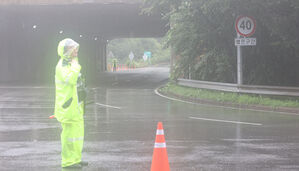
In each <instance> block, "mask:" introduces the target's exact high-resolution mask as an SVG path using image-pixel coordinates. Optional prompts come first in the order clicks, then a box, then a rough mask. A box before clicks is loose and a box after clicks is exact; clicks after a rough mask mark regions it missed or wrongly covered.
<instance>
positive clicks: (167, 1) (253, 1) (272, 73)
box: [144, 0, 299, 86]
mask: <svg viewBox="0 0 299 171" xmlns="http://www.w3.org/2000/svg"><path fill="white" fill-rule="evenodd" d="M144 12H145V13H149V14H150V13H152V12H160V13H161V14H162V15H163V16H164V18H165V19H166V20H168V21H169V24H170V26H171V29H170V30H169V32H168V34H167V40H168V45H169V46H171V47H172V48H173V50H174V53H175V54H176V56H177V59H176V62H175V63H176V67H175V69H174V72H173V73H172V76H173V77H174V78H177V77H187V76H190V75H191V78H192V79H199V80H208V81H221V82H232V83H236V77H237V76H236V75H237V74H236V70H237V66H236V56H237V55H236V47H235V46H234V38H235V37H236V31H235V29H234V24H235V20H236V18H237V17H238V16H240V15H247V16H252V17H253V18H255V20H256V23H257V29H256V32H255V34H254V35H253V36H252V37H256V38H257V46H253V47H244V48H242V51H243V75H244V83H245V84H263V85H284V86H298V85H299V76H298V75H299V44H298V43H299V29H298V27H299V20H298V18H299V1H297V0H263V1H261V0H144Z"/></svg>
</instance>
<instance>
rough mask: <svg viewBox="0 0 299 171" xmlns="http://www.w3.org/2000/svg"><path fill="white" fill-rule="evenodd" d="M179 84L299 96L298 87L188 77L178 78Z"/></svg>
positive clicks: (252, 92)
mask: <svg viewBox="0 0 299 171" xmlns="http://www.w3.org/2000/svg"><path fill="white" fill-rule="evenodd" d="M177 83H178V85H182V86H186V87H193V88H202V89H209V90H219V91H227V92H235V93H249V94H261V95H279V96H294V97H299V88H298V87H279V86H257V85H240V86H238V85H237V84H231V83H218V82H209V81H198V80H188V79H178V80H177Z"/></svg>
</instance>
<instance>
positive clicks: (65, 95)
mask: <svg viewBox="0 0 299 171" xmlns="http://www.w3.org/2000/svg"><path fill="white" fill-rule="evenodd" d="M78 50H79V44H78V43H77V42H75V41H74V40H72V39H64V40H62V41H60V42H59V45H58V50H57V51H58V55H59V56H60V60H59V62H58V64H57V66H56V71H55V86H56V97H55V113H54V115H55V117H56V119H57V120H58V121H59V122H60V123H61V126H62V133H61V146H62V149H61V159H62V161H61V166H62V167H82V166H84V165H87V164H88V163H87V162H83V161H81V157H82V148H83V140H84V119H83V114H84V98H85V97H86V93H84V91H82V87H83V89H84V87H85V84H84V81H83V79H82V78H81V77H82V76H81V73H80V70H81V66H80V64H79V62H78Z"/></svg>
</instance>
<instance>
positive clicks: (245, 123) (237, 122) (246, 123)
mask: <svg viewBox="0 0 299 171" xmlns="http://www.w3.org/2000/svg"><path fill="white" fill-rule="evenodd" d="M189 118H190V119H198V120H204V121H212V122H225V123H234V124H244V125H254V126H262V124H260V123H250V122H239V121H228V120H218V119H208V118H197V117H189Z"/></svg>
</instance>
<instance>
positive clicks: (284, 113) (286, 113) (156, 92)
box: [155, 86, 299, 116]
mask: <svg viewBox="0 0 299 171" xmlns="http://www.w3.org/2000/svg"><path fill="white" fill-rule="evenodd" d="M160 87H162V86H160ZM160 87H158V88H156V89H155V94H157V95H158V96H161V97H163V98H166V99H169V100H173V101H178V102H183V103H187V104H193V105H200V106H212V107H219V108H225V109H233V110H239V109H240V108H236V107H228V106H217V105H211V104H202V103H193V102H188V101H185V100H180V99H176V98H172V97H167V96H164V95H162V94H161V93H159V92H158V89H159V88H160ZM243 110H247V111H256V112H266V113H277V114H283V115H292V116H294V115H295V116H299V114H296V113H289V112H279V111H271V110H270V111H268V110H262V109H261V110H258V109H243Z"/></svg>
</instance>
